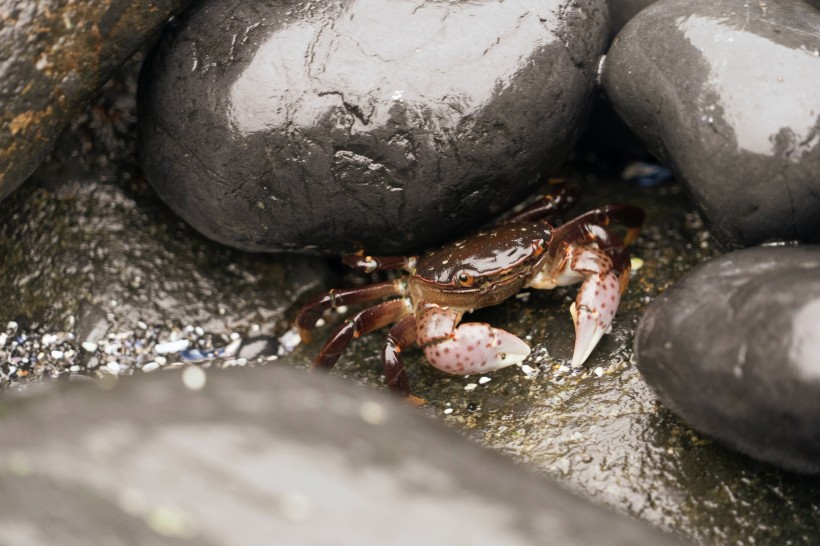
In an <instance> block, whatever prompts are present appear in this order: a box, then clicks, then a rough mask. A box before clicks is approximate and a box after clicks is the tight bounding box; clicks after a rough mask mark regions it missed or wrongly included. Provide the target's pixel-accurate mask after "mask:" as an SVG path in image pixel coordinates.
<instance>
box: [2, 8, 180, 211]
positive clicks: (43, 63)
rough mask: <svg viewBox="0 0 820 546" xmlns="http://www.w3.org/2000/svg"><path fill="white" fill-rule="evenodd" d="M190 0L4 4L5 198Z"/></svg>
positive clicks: (3, 121) (3, 127)
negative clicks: (118, 70)
mask: <svg viewBox="0 0 820 546" xmlns="http://www.w3.org/2000/svg"><path fill="white" fill-rule="evenodd" d="M186 4H188V0H151V1H141V2H131V1H127V0H105V1H102V2H73V1H70V0H37V1H29V2H5V3H4V4H3V6H0V21H2V25H0V199H2V198H3V197H5V196H6V195H8V194H9V193H10V192H11V191H13V190H14V189H15V188H17V187H18V186H19V185H20V184H21V183H22V182H23V181H24V180H25V179H26V178H27V177H28V176H29V175H30V174H31V173H32V172H33V171H34V169H35V168H36V167H37V165H39V164H40V162H41V161H42V160H43V159H44V158H45V156H46V155H47V154H48V153H49V151H50V150H51V148H52V146H53V145H54V141H55V140H56V139H57V137H58V135H59V134H60V132H61V131H62V130H63V129H64V128H65V127H66V126H68V124H69V123H70V122H71V121H72V120H73V119H74V117H75V116H77V114H79V113H80V112H81V111H82V109H83V107H84V106H85V104H86V102H88V100H90V99H91V98H92V96H93V95H94V93H95V92H96V91H97V90H98V89H99V88H100V87H101V86H102V85H103V84H104V83H105V82H106V80H108V79H109V78H110V77H111V75H112V73H113V72H114V70H115V69H116V68H117V67H118V66H119V65H121V64H122V63H123V62H125V61H126V60H127V59H128V58H129V57H131V55H133V54H134V52H135V51H136V50H137V48H138V47H139V46H140V45H141V44H142V43H143V42H145V41H146V40H147V39H148V38H149V37H150V36H151V35H152V34H153V33H154V32H155V31H156V30H157V29H159V28H160V26H161V25H162V24H163V23H164V22H165V21H166V20H167V19H168V18H169V17H170V16H171V15H173V14H174V13H177V12H179V11H180V10H181V9H182V8H183V7H184V6H185V5H186Z"/></svg>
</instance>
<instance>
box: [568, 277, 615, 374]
mask: <svg viewBox="0 0 820 546" xmlns="http://www.w3.org/2000/svg"><path fill="white" fill-rule="evenodd" d="M620 301H621V290H620V286H619V281H618V277H617V276H615V274H613V273H612V272H607V273H605V274H596V275H591V276H589V277H587V279H586V280H585V281H584V282H583V284H581V289H580V290H579V291H578V297H577V298H576V299H575V303H573V304H572V307H570V313H571V314H572V321H573V322H574V323H575V350H574V351H573V354H572V367H573V368H580V367H581V365H582V364H583V363H584V362H585V361H586V359H587V358H589V355H590V354H591V353H592V350H593V349H594V348H595V346H596V345H597V344H598V341H600V339H601V336H603V335H604V334H605V333H606V332H607V331H608V330H609V327H610V325H611V324H612V319H613V318H614V317H615V311H617V310H618V304H619V303H620Z"/></svg>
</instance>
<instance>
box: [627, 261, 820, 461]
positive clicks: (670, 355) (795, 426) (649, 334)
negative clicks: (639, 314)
mask: <svg viewBox="0 0 820 546" xmlns="http://www.w3.org/2000/svg"><path fill="white" fill-rule="evenodd" d="M818 340H820V247H818V246H805V247H799V246H767V247H757V248H752V249H746V250H741V251H736V252H731V253H729V254H726V255H723V256H721V257H719V258H716V259H713V260H711V261H709V262H706V263H704V264H702V265H700V266H698V267H696V268H695V269H693V270H692V271H690V272H689V273H688V274H686V275H685V276H684V277H683V278H681V279H680V280H679V281H678V282H676V283H675V284H674V285H673V286H672V287H671V288H669V289H667V290H666V291H665V292H664V293H662V294H661V295H660V297H658V298H657V299H656V300H655V301H654V302H653V303H652V304H651V305H650V306H649V308H648V309H647V311H646V313H645V315H644V317H643V319H642V320H641V322H640V325H639V326H638V330H637V333H636V339H635V353H636V355H637V365H638V369H639V370H640V372H641V374H642V375H643V377H644V379H645V380H646V382H647V383H649V385H651V386H652V387H653V389H654V390H655V391H656V393H657V394H658V397H659V398H660V400H661V401H662V402H663V403H664V405H666V406H667V407H668V408H669V409H671V410H672V411H673V412H675V413H677V414H678V415H679V416H680V417H681V418H682V419H683V420H685V421H686V422H687V423H689V424H690V425H691V426H692V427H693V428H694V429H696V430H698V431H700V432H702V433H703V434H706V435H708V436H711V437H713V438H716V439H717V440H719V441H720V442H722V443H724V444H726V445H728V446H730V447H733V448H735V449H737V450H740V451H742V452H744V453H746V454H748V455H750V456H752V457H754V458H757V459H760V460H763V461H767V462H770V463H773V464H776V465H779V466H782V467H784V468H787V469H790V470H795V471H798V472H806V473H813V474H818V473H820V436H818V434H817V431H818V426H819V425H820V342H819V341H818Z"/></svg>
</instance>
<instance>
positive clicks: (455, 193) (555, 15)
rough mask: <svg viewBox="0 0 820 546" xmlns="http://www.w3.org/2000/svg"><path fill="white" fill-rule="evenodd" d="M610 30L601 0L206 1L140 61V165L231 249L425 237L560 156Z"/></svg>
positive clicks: (412, 242)
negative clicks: (148, 59)
mask: <svg viewBox="0 0 820 546" xmlns="http://www.w3.org/2000/svg"><path fill="white" fill-rule="evenodd" d="M606 30H607V27H606V10H605V9H604V6H603V2H602V1H601V0H583V1H580V2H579V1H569V0H538V1H535V0H508V1H505V2H503V3H502V2H497V1H491V2H478V3H476V2H434V1H425V2H420V3H410V2H390V3H387V4H385V3H383V2H376V1H374V0H345V1H343V2H337V3H324V2H319V3H317V2H302V1H296V0H290V1H288V2H273V1H270V0H268V1H265V2H255V3H254V4H252V5H251V4H247V3H243V2H236V1H235V0H209V1H206V2H202V3H201V4H199V5H198V6H197V8H196V9H195V10H191V11H189V12H187V13H186V14H185V15H184V16H183V17H182V18H181V20H180V22H179V24H178V25H177V26H176V28H174V29H173V30H171V31H169V32H168V33H167V34H166V35H165V36H164V38H163V39H162V41H161V43H160V44H159V46H158V47H157V50H156V54H155V55H154V57H153V59H152V60H151V62H150V63H148V65H147V66H146V68H145V70H144V79H143V82H144V86H143V88H142V89H141V101H140V107H141V108H140V124H141V137H140V138H141V157H142V161H143V165H144V168H145V170H146V173H147V175H148V177H149V179H150V180H151V182H152V184H153V185H154V186H155V187H156V189H157V190H158V192H159V193H160V195H161V196H162V197H163V198H164V199H165V200H166V201H167V202H168V203H169V204H170V206H171V207H172V208H173V209H174V210H176V211H177V212H178V213H179V214H180V215H181V216H182V217H183V218H184V219H185V220H186V221H188V222H189V223H190V224H191V225H193V226H194V227H196V228H197V229H198V230H200V231H201V232H202V233H204V234H206V235H207V236H208V237H211V238H213V239H215V240H217V241H220V242H223V243H225V244H229V245H232V246H235V247H237V248H241V249H246V250H254V251H275V250H282V249H288V250H290V249H292V250H305V249H307V250H313V251H319V252H326V253H339V252H349V251H351V250H356V249H359V248H361V247H362V246H364V248H366V249H367V250H368V252H371V253H397V252H405V251H407V250H408V249H410V248H413V249H420V248H423V247H426V246H430V245H431V244H433V243H435V242H442V241H443V240H447V239H449V238H451V237H453V236H455V234H457V233H458V232H460V231H463V230H465V229H467V228H469V227H474V226H475V225H477V224H480V223H481V222H482V221H484V220H487V219H488V218H489V217H491V216H493V215H495V214H498V213H499V212H501V211H503V210H505V209H506V208H508V207H510V206H511V205H513V204H514V203H515V202H516V201H518V200H520V199H521V198H522V197H523V196H524V195H526V193H527V192H528V191H529V190H531V189H532V188H533V187H534V186H535V184H537V183H538V181H539V177H540V175H541V173H542V171H543V170H544V169H545V168H546V169H549V170H553V169H554V168H555V167H556V166H557V165H558V164H560V163H561V162H562V161H563V159H564V158H565V156H566V155H567V153H568V151H569V149H570V146H571V144H572V143H573V142H574V140H575V139H576V137H577V135H578V134H579V132H580V130H581V129H582V126H583V123H584V121H585V118H586V113H587V110H588V106H589V103H590V100H591V97H592V93H591V91H592V85H593V84H592V81H593V76H594V71H595V66H596V60H597V57H598V55H599V53H600V52H601V49H602V47H603V42H604V40H605V37H606V36H605V34H606Z"/></svg>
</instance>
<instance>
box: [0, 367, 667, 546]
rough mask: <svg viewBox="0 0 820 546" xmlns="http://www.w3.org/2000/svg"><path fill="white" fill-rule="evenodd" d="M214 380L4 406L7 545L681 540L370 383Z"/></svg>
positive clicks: (261, 372) (135, 383) (219, 375)
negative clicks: (587, 497) (22, 541)
mask: <svg viewBox="0 0 820 546" xmlns="http://www.w3.org/2000/svg"><path fill="white" fill-rule="evenodd" d="M195 371H196V372H200V370H198V369H197V370H195ZM206 379H207V380H206V383H205V386H204V388H202V389H201V390H198V391H191V390H188V389H186V387H185V384H184V381H185V373H184V372H183V374H181V377H180V374H163V377H159V376H148V377H142V378H140V380H136V379H133V380H129V381H127V382H125V381H122V382H120V383H119V384H118V385H117V386H116V387H115V388H113V389H112V390H104V389H100V388H98V387H96V386H94V385H71V386H67V387H69V388H62V389H59V390H55V391H52V392H50V393H49V394H48V395H46V396H38V397H32V398H30V399H27V400H16V401H15V400H9V399H8V398H6V399H4V400H3V401H2V404H0V416H2V418H0V434H2V436H3V438H4V441H3V446H2V448H0V470H2V472H0V492H2V494H0V499H2V500H0V506H2V510H3V513H4V514H5V515H6V516H7V517H8V518H9V519H10V520H12V521H13V523H14V524H13V525H11V524H9V525H4V526H3V528H2V529H0V541H2V542H5V543H19V542H18V541H16V540H12V539H13V538H14V537H19V536H25V537H26V544H31V545H39V544H42V545H47V544H48V545H50V544H55V543H59V544H89V543H94V544H115V543H116V544H118V543H129V544H131V543H139V544H166V543H171V544H176V543H185V544H188V543H191V544H206V545H208V544H226V545H227V544H248V543H256V544H263V543H269V542H270V540H271V537H276V542H278V543H282V544H332V543H338V542H339V540H340V537H343V538H342V539H341V540H342V542H345V543H355V544H367V545H369V544H392V543H402V542H405V541H406V540H407V539H408V537H410V538H411V540H412V541H413V542H419V543H421V544H444V543H464V544H485V543H486V544H512V545H523V544H546V543H550V544H562V545H567V546H572V545H595V544H601V543H606V544H613V545H624V546H625V545H652V546H654V545H669V544H677V543H678V542H677V541H675V540H673V539H671V538H669V537H666V536H664V535H662V534H660V533H658V532H656V531H654V530H652V529H650V528H648V527H645V526H644V525H643V524H640V523H638V522H635V521H633V520H630V519H628V518H626V517H623V516H619V515H616V514H614V513H611V512H608V511H606V510H603V509H601V508H599V507H597V506H594V505H592V504H590V503H588V502H586V501H583V500H581V499H579V498H576V497H574V496H572V495H570V494H569V493H567V492H566V491H564V490H563V489H561V488H559V487H557V486H556V485H555V484H553V483H550V482H548V481H546V480H543V479H540V478H538V477H537V476H535V475H534V474H531V473H530V472H527V471H525V470H523V469H521V468H519V467H517V466H516V465H513V464H512V463H511V462H510V461H508V460H506V459H504V458H502V457H501V456H499V455H498V454H495V453H492V452H490V451H488V450H484V449H481V448H479V447H478V446H475V445H473V444H472V443H470V442H468V441H467V440H465V439H464V438H461V437H460V436H458V435H457V434H453V432H452V431H451V430H449V429H448V428H447V427H443V426H441V425H439V424H435V423H432V422H431V421H430V420H429V419H427V418H424V417H423V416H421V415H419V414H418V410H415V409H413V408H409V407H406V406H404V405H403V404H402V403H400V402H399V401H398V400H396V399H391V398H388V397H386V396H384V395H380V393H374V392H368V391H366V390H362V389H358V388H356V387H354V386H353V385H350V384H348V383H346V382H341V381H337V380H333V379H332V378H326V377H320V376H316V375H307V374H303V373H301V372H296V371H293V370H291V369H288V368H286V367H279V368H267V369H255V370H251V369H246V370H232V371H230V372H227V371H221V372H208V373H207V376H206ZM189 384H190V383H189ZM64 387H66V386H64ZM70 387H73V388H70ZM109 388H110V386H109ZM109 516H110V517H109ZM44 522H47V523H48V524H44ZM419 522H424V524H423V525H421V526H419V525H418V523H419Z"/></svg>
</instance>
